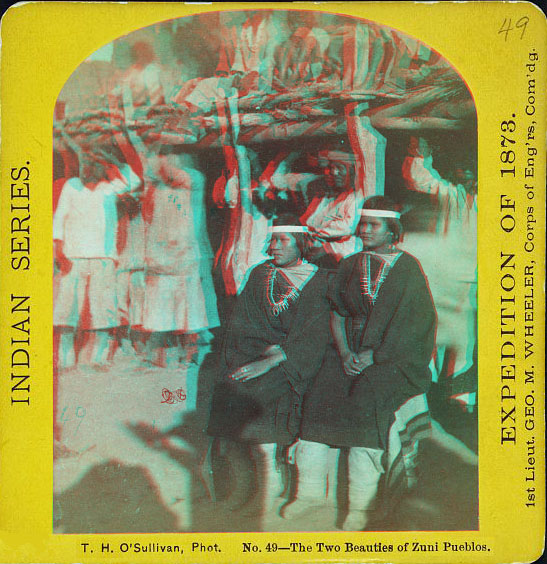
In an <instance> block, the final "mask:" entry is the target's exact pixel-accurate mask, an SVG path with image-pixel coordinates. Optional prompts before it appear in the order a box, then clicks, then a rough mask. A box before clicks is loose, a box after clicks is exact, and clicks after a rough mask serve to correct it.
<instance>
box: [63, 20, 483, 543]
mask: <svg viewBox="0 0 547 564" xmlns="http://www.w3.org/2000/svg"><path fill="white" fill-rule="evenodd" d="M53 147H54V151H53V255H54V267H53V292H54V296H53V305H54V307H53V331H54V358H53V365H54V435H55V436H54V445H53V456H54V466H53V477H54V492H53V504H54V507H53V523H52V527H53V531H54V532H55V533H60V534H62V533H65V534H69V533H141V532H149V533H160V532H177V531H183V532H184V531H186V532H189V531H195V532H216V531H218V532H236V531H339V530H344V531H443V530H447V531H449V530H477V529H478V513H479V507H478V454H477V451H478V448H477V443H478V439H477V413H478V404H477V387H478V381H477V118H476V111H475V104H474V100H473V96H472V93H471V92H470V90H469V89H468V87H467V85H466V82H465V77H462V76H461V75H460V74H459V73H458V69H457V68H455V67H454V66H453V64H452V63H451V62H450V61H449V60H447V59H445V58H444V57H443V54H442V53H439V52H437V51H436V50H435V49H434V48H433V47H431V46H429V45H427V44H425V43H424V42H422V41H421V40H420V39H419V38H416V37H412V36H410V35H407V34H406V33H405V32H404V30H396V29H392V28H390V27H387V26H385V25H380V24H379V23H376V22H373V21H367V20H363V19H359V18H353V17H349V16H342V15H338V14H333V13H326V12H319V11H306V10H281V9H279V10H278V9H275V10H254V9H253V10H240V11H226V12H210V13H203V14H199V15H194V16H188V17H183V18H177V19H172V20H168V21H162V22H158V23H155V24H154V25H150V26H148V27H145V28H142V29H138V30H135V31H133V32H131V33H129V34H128V35H125V36H122V37H119V38H117V39H115V40H114V41H112V42H111V43H108V44H106V45H104V46H102V47H101V48H100V49H99V50H97V51H95V52H94V53H91V54H90V55H89V57H88V58H87V59H86V60H84V61H82V63H81V64H80V65H79V66H78V67H77V68H76V69H75V70H74V72H73V73H72V75H71V76H70V78H69V79H68V80H67V82H66V84H65V85H64V87H63V88H62V90H61V92H60V93H59V97H58V99H57V102H56V105H55V111H54V116H53Z"/></svg>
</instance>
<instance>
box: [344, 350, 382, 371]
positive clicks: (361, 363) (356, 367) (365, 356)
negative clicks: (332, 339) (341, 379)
mask: <svg viewBox="0 0 547 564" xmlns="http://www.w3.org/2000/svg"><path fill="white" fill-rule="evenodd" d="M373 362H374V361H373V358H372V349H367V350H364V351H361V352H359V353H354V352H352V351H348V352H347V353H345V354H344V355H343V356H342V364H343V366H344V372H345V373H346V374H347V375H348V376H358V375H359V374H361V372H363V370H364V369H365V368H367V367H369V366H370V365H371V364H373Z"/></svg>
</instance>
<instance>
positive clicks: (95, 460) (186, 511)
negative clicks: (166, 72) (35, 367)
mask: <svg viewBox="0 0 547 564" xmlns="http://www.w3.org/2000/svg"><path fill="white" fill-rule="evenodd" d="M216 365H217V362H216V353H215V351H211V350H210V349H209V348H202V349H201V350H200V351H199V355H198V358H197V359H195V362H186V363H185V364H184V365H181V366H179V367H177V368H159V367H152V366H150V365H146V364H145V363H143V362H141V361H140V360H139V359H138V358H137V356H136V355H134V354H128V353H125V354H124V353H123V352H122V351H121V349H120V350H118V352H117V354H116V356H115V358H114V362H113V364H112V366H111V367H110V369H109V370H108V371H106V372H101V371H97V370H92V369H91V368H84V367H79V368H77V369H75V370H73V371H70V372H64V373H61V374H59V375H58V379H57V402H56V423H57V440H56V442H55V448H54V454H55V461H54V522H53V530H54V532H57V533H124V532H134V533H137V532H174V531H198V532H208V531H227V532H229V531H318V530H321V531H335V530H338V529H339V527H340V525H341V522H342V521H343V518H344V514H345V505H346V503H345V501H344V500H345V496H346V493H345V488H344V481H343V472H340V476H341V479H340V483H339V485H338V500H339V501H338V503H337V504H335V505H338V507H336V506H335V505H325V506H324V507H322V508H318V509H317V510H314V511H313V512H310V514H308V515H305V516H303V517H302V518H299V519H293V520H290V521H289V520H285V519H282V518H281V517H280V516H279V512H278V509H279V507H280V506H282V505H283V504H284V503H286V502H287V497H285V498H278V499H277V500H276V503H275V504H274V507H273V508H272V509H267V510H265V509H264V508H263V507H260V504H259V503H258V504H257V503H255V504H253V503H251V504H247V505H246V506H243V507H240V508H235V509H234V508H231V507H230V503H229V502H228V499H229V492H230V488H231V483H232V482H231V480H232V477H231V472H230V465H229V461H228V460H226V459H225V458H222V457H219V456H216V457H214V456H208V453H209V454H210V453H211V450H210V447H211V442H210V438H209V437H208V436H207V435H206V433H205V431H204V429H205V428H206V425H207V417H208V409H209V403H208V402H209V398H210V394H211V390H212V386H213V383H214V379H215V376H216ZM164 390H168V391H170V392H171V393H172V394H171V397H170V396H169V394H166V393H165V392H164ZM176 390H182V393H179V395H178V396H177V395H176V393H175V392H176ZM166 400H167V401H166ZM452 423H454V421H452ZM457 423H458V422H456V428H457ZM450 424H451V422H450V421H448V420H447V421H444V425H445V427H446V426H447V427H446V428H448V427H450ZM467 427H468V428H467V429H466V431H467V433H468V434H471V435H473V433H474V431H473V429H472V428H469V427H470V426H469V425H467ZM471 427H472V426H471ZM475 433H476V431H475ZM475 438H476V437H475ZM343 456H344V453H342V454H341V456H340V466H341V468H342V467H343V463H344V459H343ZM419 461H420V462H419V470H420V474H419V476H420V479H419V483H418V486H417V488H416V489H415V490H413V491H412V492H408V493H407V494H406V495H405V496H404V497H403V498H402V499H400V500H399V502H398V503H397V504H396V506H394V507H392V509H391V510H390V511H389V512H388V513H387V514H385V512H383V514H382V515H380V514H379V513H378V515H377V516H376V518H375V519H374V520H373V522H372V523H371V524H370V526H369V527H367V530H451V529H452V530H462V529H464V530H465V529H467V530H472V529H476V528H477V526H478V525H477V524H478V507H477V488H478V472H477V468H476V466H475V465H473V464H470V463H469V462H466V461H463V460H462V459H461V458H460V457H458V456H457V455H454V454H453V453H452V452H450V451H449V450H447V449H444V448H443V446H442V445H439V444H438V443H424V444H423V445H422V446H421V450H420V455H419ZM288 471H289V473H290V472H291V468H290V467H289V470H288ZM289 483H290V480H289ZM286 495H287V496H288V495H290V494H289V493H288V494H286ZM379 505H380V506H382V504H381V500H380V504H379Z"/></svg>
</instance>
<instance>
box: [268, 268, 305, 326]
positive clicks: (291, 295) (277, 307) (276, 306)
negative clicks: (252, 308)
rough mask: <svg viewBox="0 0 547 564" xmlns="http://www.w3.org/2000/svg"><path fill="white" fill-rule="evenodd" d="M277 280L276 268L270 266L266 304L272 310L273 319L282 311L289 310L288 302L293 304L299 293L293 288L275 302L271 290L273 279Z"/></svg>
mask: <svg viewBox="0 0 547 564" xmlns="http://www.w3.org/2000/svg"><path fill="white" fill-rule="evenodd" d="M276 278H277V268H275V267H272V266H270V271H269V273H268V282H267V285H268V291H267V293H266V297H267V298H268V303H269V304H270V307H271V308H272V314H273V315H274V316H275V317H278V316H279V314H280V313H281V312H282V311H286V310H287V309H289V305H290V302H293V301H294V300H296V298H298V296H299V295H300V292H299V291H298V289H297V288H295V287H294V286H293V287H292V288H291V289H290V290H289V291H288V292H287V293H286V294H284V295H282V296H281V299H280V300H278V301H275V298H274V294H273V289H274V283H275V279H276Z"/></svg>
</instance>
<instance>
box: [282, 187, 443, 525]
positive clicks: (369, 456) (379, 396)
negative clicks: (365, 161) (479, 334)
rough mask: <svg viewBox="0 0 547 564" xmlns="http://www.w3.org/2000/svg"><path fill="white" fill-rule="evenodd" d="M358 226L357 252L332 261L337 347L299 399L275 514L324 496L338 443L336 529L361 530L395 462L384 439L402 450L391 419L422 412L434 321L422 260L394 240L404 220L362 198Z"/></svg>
mask: <svg viewBox="0 0 547 564" xmlns="http://www.w3.org/2000/svg"><path fill="white" fill-rule="evenodd" d="M358 233H359V235H360V237H361V239H362V241H363V249H364V250H363V252H360V253H357V254H354V255H351V256H349V257H347V258H345V259H343V260H342V261H341V262H340V265H339V267H338V271H337V274H336V278H335V280H334V283H333V284H332V287H331V289H330V290H329V298H330V301H331V305H332V308H333V311H332V316H331V325H332V332H333V336H334V341H335V345H336V348H335V347H329V348H328V349H327V352H326V353H325V358H324V362H323V365H322V367H321V369H320V371H319V373H318V374H317V377H316V379H315V381H314V384H313V386H312V387H311V389H310V392H309V394H308V395H307V397H306V399H305V403H304V409H303V419H302V430H301V435H300V436H301V441H300V444H299V445H298V447H297V450H296V466H297V472H298V487H297V493H296V499H295V500H294V501H293V502H292V503H290V504H289V505H287V506H286V507H285V508H284V511H283V516H284V517H285V518H289V519H290V518H295V517H297V516H301V515H303V514H305V513H307V512H308V511H309V510H310V509H311V508H313V507H314V506H316V505H318V504H321V503H324V501H325V498H326V487H327V483H326V478H327V467H328V461H327V459H328V454H329V449H330V447H346V448H348V449H349V454H348V502H349V504H348V505H349V511H348V515H347V517H346V520H345V522H344V524H343V529H344V530H363V529H364V528H365V526H366V525H367V521H369V519H370V511H371V510H372V508H373V503H374V501H375V498H376V495H377V491H378V486H379V484H380V480H381V478H382V474H383V473H384V472H385V471H386V470H387V469H389V468H390V466H391V465H392V464H393V455H394V453H393V452H391V451H390V452H387V451H388V445H389V446H390V449H391V450H395V449H393V446H396V447H397V448H398V449H399V452H400V453H401V451H402V449H401V445H402V442H403V441H402V440H401V441H399V442H398V444H397V445H394V444H393V437H394V436H396V434H394V433H391V432H390V429H393V428H394V427H395V426H394V425H393V423H394V421H395V420H396V419H397V420H398V421H400V420H401V419H404V417H407V416H408V415H409V412H410V416H411V417H416V416H420V415H423V414H424V412H425V413H426V415H427V408H425V409H424V403H425V397H424V395H423V394H424V393H425V392H426V391H427V390H428V387H429V385H430V381H431V373H430V371H429V368H428V365H429V362H430V359H431V355H432V351H433V345H434V339H435V328H436V314H435V309H434V307H433V302H432V299H431V295H430V292H429V288H428V284H427V281H426V279H425V276H424V274H423V272H422V270H421V267H420V264H419V262H418V261H417V260H416V259H415V258H414V257H412V256H411V255H409V254H407V253H405V252H402V251H400V250H399V249H398V248H397V247H396V244H397V243H398V242H399V241H400V239H401V237H402V226H401V223H400V221H399V213H398V212H397V211H396V209H395V206H394V205H393V204H392V203H391V202H390V201H388V200H387V198H384V197H381V196H375V197H373V198H369V199H368V200H367V201H366V202H365V204H364V206H363V210H362V211H361V221H360V224H359V230H358ZM413 398H416V399H413ZM411 399H413V401H409V400H411ZM402 406H405V407H404V408H403V409H402V410H401V407H402ZM416 409H417V412H416ZM413 410H414V411H415V412H414V413H412V411H413ZM426 419H427V416H426ZM428 421H429V419H427V422H428ZM414 423H416V421H414ZM402 428H403V429H404V428H406V421H403V425H402ZM411 441H412V438H411ZM404 454H405V453H404V452H402V455H403V458H404ZM403 463H404V460H403ZM329 487H331V485H330V484H329Z"/></svg>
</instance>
